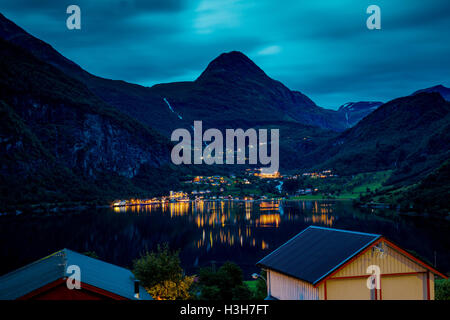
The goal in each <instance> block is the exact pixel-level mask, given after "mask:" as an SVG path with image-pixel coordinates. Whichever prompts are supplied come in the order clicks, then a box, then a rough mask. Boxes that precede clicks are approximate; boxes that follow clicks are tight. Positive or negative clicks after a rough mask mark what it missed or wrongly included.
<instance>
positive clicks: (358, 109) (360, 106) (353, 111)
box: [338, 101, 383, 128]
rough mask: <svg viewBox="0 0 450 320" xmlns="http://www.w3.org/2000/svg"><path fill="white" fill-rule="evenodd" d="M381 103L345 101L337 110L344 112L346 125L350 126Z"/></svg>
mask: <svg viewBox="0 0 450 320" xmlns="http://www.w3.org/2000/svg"><path fill="white" fill-rule="evenodd" d="M382 104H383V102H379V101H359V102H347V103H345V104H343V105H342V106H340V107H339V109H338V112H340V113H342V114H344V117H345V120H346V123H347V127H348V128H351V127H353V126H354V125H355V124H357V123H358V122H359V121H360V120H361V119H363V118H364V117H365V116H367V115H368V114H369V113H371V112H373V111H374V110H376V109H377V108H378V107H379V106H381V105H382Z"/></svg>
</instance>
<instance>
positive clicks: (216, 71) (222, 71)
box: [197, 51, 267, 81]
mask: <svg viewBox="0 0 450 320" xmlns="http://www.w3.org/2000/svg"><path fill="white" fill-rule="evenodd" d="M255 76H256V77H261V76H263V77H267V75H266V74H265V73H264V71H262V70H261V68H259V67H258V66H257V65H256V64H255V63H254V62H253V61H252V60H250V58H248V57H247V56H246V55H245V54H243V53H242V52H240V51H231V52H226V53H222V54H221V55H219V56H218V57H217V58H215V59H214V60H213V61H211V62H210V63H209V64H208V66H207V67H206V69H205V71H203V73H202V74H201V75H200V77H198V79H197V80H199V81H202V80H206V79H210V78H230V77H231V78H233V77H234V78H236V77H238V78H242V77H255Z"/></svg>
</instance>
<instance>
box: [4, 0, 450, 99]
mask: <svg viewBox="0 0 450 320" xmlns="http://www.w3.org/2000/svg"><path fill="white" fill-rule="evenodd" d="M373 3H376V4H377V5H379V6H380V7H381V15H382V30H376V31H369V30H368V29H367V28H366V25H365V23H366V19H367V17H368V15H367V14H366V8H367V7H368V6H369V5H371V4H373ZM69 4H77V5H79V6H80V7H81V11H82V30H79V31H69V30H67V29H66V27H65V20H66V18H67V14H66V12H65V11H66V8H67V6H68V5H69ZM0 8H1V11H2V13H3V14H5V15H6V16H7V17H8V18H10V19H12V20H13V21H14V22H16V23H17V24H18V25H20V26H21V27H23V28H25V29H26V30H27V31H29V32H30V33H31V34H33V35H35V36H37V37H39V38H41V39H43V40H44V41H46V42H48V43H50V44H51V45H52V46H54V47H55V48H56V49H57V50H58V51H60V52H61V53H62V54H64V55H65V56H67V57H68V58H69V59H72V60H74V61H75V62H76V63H78V64H79V65H81V66H82V67H83V68H85V69H86V70H88V71H89V72H91V73H94V74H97V75H99V76H103V77H107V78H112V79H123V80H126V81H130V82H137V83H140V84H143V85H149V86H150V85H152V84H155V83H158V82H167V81H174V80H194V79H195V78H196V77H197V76H198V75H199V74H200V73H201V71H202V70H203V69H204V68H205V67H206V65H207V64H208V63H209V61H210V60H211V59H213V58H215V57H216V56H218V55H219V54H220V53H222V52H226V51H231V50H240V51H243V52H244V53H245V54H247V55H248V56H249V57H250V58H251V59H253V60H254V61H255V62H256V63H257V64H258V65H260V67H261V68H262V69H264V70H265V71H266V73H267V74H269V75H270V76H271V77H273V78H275V79H278V80H280V81H282V82H283V83H285V84H286V85H287V86H288V87H290V88H291V89H295V90H299V91H302V92H304V93H306V94H307V95H309V96H310V97H311V98H312V99H313V100H314V101H316V102H317V103H318V104H319V105H322V106H326V107H338V106H339V105H340V104H342V103H344V102H347V101H356V100H368V99H371V100H382V101H387V100H390V99H392V98H395V97H398V96H401V95H406V94H410V93H411V92H412V91H415V90H417V89H419V88H423V87H427V86H432V85H436V84H438V83H442V84H444V85H447V86H450V82H449V80H450V79H449V76H448V75H449V74H450V73H449V71H450V61H449V59H448V58H447V57H448V56H450V41H449V40H450V39H449V36H448V30H450V18H449V16H448V12H449V11H450V2H449V1H446V0H431V1H426V2H425V1H422V0H410V1H402V0H377V1H375V2H374V1H372V0H354V1H352V0H340V1H333V0H329V1H327V0H318V1H298V0H285V1H283V3H282V5H281V3H280V2H279V1H274V0H184V1H183V0H154V1H149V0H96V1H91V0H75V1H54V0H40V1H33V0H15V1H10V0H0Z"/></svg>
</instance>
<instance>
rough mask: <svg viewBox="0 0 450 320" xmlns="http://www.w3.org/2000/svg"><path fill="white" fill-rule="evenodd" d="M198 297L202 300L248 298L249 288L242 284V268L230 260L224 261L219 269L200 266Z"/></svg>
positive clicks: (249, 297)
mask: <svg viewBox="0 0 450 320" xmlns="http://www.w3.org/2000/svg"><path fill="white" fill-rule="evenodd" d="M198 293H199V298H200V299H202V300H227V301H229V300H248V299H251V298H252V293H251V291H250V289H249V288H248V287H247V286H246V285H245V284H244V282H243V277H242V270H241V268H239V266H238V265H236V264H235V263H232V262H225V263H224V264H223V265H222V266H221V267H220V268H219V270H217V271H215V270H214V269H213V268H202V269H200V271H199V281H198Z"/></svg>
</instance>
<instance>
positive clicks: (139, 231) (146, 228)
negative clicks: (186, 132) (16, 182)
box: [0, 201, 450, 278]
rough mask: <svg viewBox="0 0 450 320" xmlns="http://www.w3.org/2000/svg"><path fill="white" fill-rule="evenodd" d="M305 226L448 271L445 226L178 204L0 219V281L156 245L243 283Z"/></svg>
mask: <svg viewBox="0 0 450 320" xmlns="http://www.w3.org/2000/svg"><path fill="white" fill-rule="evenodd" d="M309 225H318V226H325V227H333V228H340V229H348V230H355V231H361V232H369V233H379V234H383V235H385V236H386V237H388V238H389V239H391V240H392V241H394V242H396V243H397V244H399V245H400V246H402V247H403V248H405V249H408V250H413V251H415V252H416V254H418V255H419V256H421V257H422V258H425V259H427V260H428V261H429V262H430V263H432V264H434V263H435V262H436V264H437V267H438V268H439V269H440V270H441V271H444V272H448V271H449V270H450V234H449V231H450V223H449V222H448V221H439V222H437V221H433V220H430V219H426V218H421V217H403V218H401V217H399V216H397V215H396V214H395V212H391V211H389V210H372V209H362V208H354V207H353V206H352V203H351V202H350V201H335V202H332V201H266V202H256V201H255V202H236V201H211V202H197V203H194V202H186V203H166V204H165V205H151V206H140V207H139V206H136V207H127V208H106V209H105V208H104V209H90V210H85V211H80V212H75V213H67V212H65V213H58V214H49V215H37V214H36V215H25V214H22V215H19V216H2V217H0V259H1V261H2V263H1V264H0V274H3V273H5V272H8V271H11V270H13V269H15V268H18V267H20V266H22V265H24V264H26V263H29V262H32V261H34V260H36V259H39V258H41V257H43V256H45V255H48V254H49V253H52V252H54V251H57V250H59V249H62V248H69V249H72V250H75V251H78V252H86V251H95V252H96V253H97V255H98V256H99V257H100V258H101V259H103V260H105V261H108V262H111V263H114V264H118V265H121V266H124V267H128V268H129V267H131V265H132V261H133V259H136V258H137V257H139V255H140V253H142V252H143V251H145V250H152V249H154V248H155V247H156V245H157V244H158V243H162V242H168V243H169V244H170V246H171V248H173V249H180V257H181V261H182V266H183V268H184V269H185V270H186V272H187V273H188V274H192V273H195V272H196V271H197V269H198V268H199V267H202V266H209V265H211V264H215V265H221V264H222V263H224V262H225V261H234V262H236V263H238V264H239V265H240V266H241V267H242V268H243V270H244V276H245V277H246V278H249V277H250V274H251V273H252V272H256V271H259V270H258V268H256V267H255V263H256V262H257V261H258V260H259V259H261V258H262V257H264V256H265V255H266V254H268V253H270V252H271V251H272V250H274V249H275V248H277V247H278V246H280V245H281V244H283V243H284V242H285V241H286V240H288V239H289V238H291V237H293V236H294V235H296V234H297V233H299V232H300V231H302V230H303V229H304V228H306V227H308V226H309Z"/></svg>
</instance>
